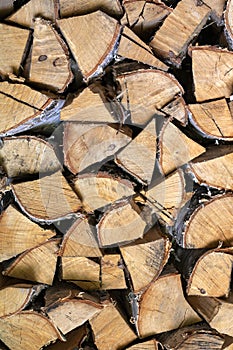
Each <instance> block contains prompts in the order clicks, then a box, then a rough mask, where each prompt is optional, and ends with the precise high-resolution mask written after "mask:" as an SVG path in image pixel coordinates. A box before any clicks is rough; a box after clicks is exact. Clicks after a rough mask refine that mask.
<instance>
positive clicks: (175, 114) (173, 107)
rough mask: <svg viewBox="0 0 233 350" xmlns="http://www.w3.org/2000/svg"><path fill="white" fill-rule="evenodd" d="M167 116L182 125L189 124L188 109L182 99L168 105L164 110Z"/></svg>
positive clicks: (179, 98)
mask: <svg viewBox="0 0 233 350" xmlns="http://www.w3.org/2000/svg"><path fill="white" fill-rule="evenodd" d="M162 112H164V113H165V114H166V115H167V116H169V117H171V118H172V119H175V120H177V121H178V122H180V124H181V125H183V126H186V125H187V123H188V108H187V106H186V104H185V101H184V99H183V98H182V97H177V98H176V99H175V100H173V101H172V102H170V103H168V104H167V105H166V106H165V107H164V108H162Z"/></svg>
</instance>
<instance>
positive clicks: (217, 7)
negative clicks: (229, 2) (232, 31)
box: [205, 0, 226, 25]
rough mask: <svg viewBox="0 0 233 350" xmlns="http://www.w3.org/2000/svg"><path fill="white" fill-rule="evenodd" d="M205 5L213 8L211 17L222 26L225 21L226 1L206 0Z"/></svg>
mask: <svg viewBox="0 0 233 350" xmlns="http://www.w3.org/2000/svg"><path fill="white" fill-rule="evenodd" d="M205 4H206V5H207V6H209V7H210V8H211V10H212V11H211V14H210V16H211V17H212V18H213V20H214V21H215V22H216V23H217V24H218V25H221V24H222V20H223V11H224V9H225V6H226V1H225V0H205Z"/></svg>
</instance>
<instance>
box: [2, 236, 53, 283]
mask: <svg viewBox="0 0 233 350" xmlns="http://www.w3.org/2000/svg"><path fill="white" fill-rule="evenodd" d="M59 243H60V239H53V240H50V241H48V242H45V243H42V244H40V245H38V246H37V247H35V248H32V249H29V250H27V251H26V252H24V253H23V254H21V255H19V256H18V257H17V258H16V259H15V260H14V261H13V262H11V263H10V265H9V266H8V267H7V268H6V269H5V270H4V271H3V273H4V274H5V275H7V276H10V277H15V278H20V279H24V280H29V281H35V282H38V283H45V284H49V285H52V283H53V279H54V275H55V271H56V264H57V252H58V245H59ZM38 266H39V268H38Z"/></svg>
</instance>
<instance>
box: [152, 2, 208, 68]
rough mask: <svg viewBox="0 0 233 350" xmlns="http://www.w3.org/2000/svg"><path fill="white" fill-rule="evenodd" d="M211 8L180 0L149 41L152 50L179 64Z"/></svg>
mask: <svg viewBox="0 0 233 350" xmlns="http://www.w3.org/2000/svg"><path fill="white" fill-rule="evenodd" d="M210 11H211V9H210V8H209V7H208V6H206V5H205V3H204V2H203V3H201V5H200V6H198V4H197V3H196V2H195V1H193V0H182V1H180V2H179V3H178V5H177V6H176V8H175V9H174V10H173V12H172V13H171V14H170V15H169V16H168V17H167V18H166V19H165V21H164V23H163V24H162V26H161V27H160V29H159V30H158V31H157V32H156V33H155V37H154V38H153V40H152V41H151V42H150V45H151V47H152V48H153V50H154V52H155V53H156V54H158V55H160V56H161V57H163V58H165V59H166V60H167V61H168V62H170V63H173V64H175V65H176V66H180V65H181V62H182V59H183V58H184V57H185V54H186V52H187V49H188V45H189V44H190V42H191V41H192V40H193V39H194V38H195V37H196V36H197V35H198V34H199V33H200V31H201V29H202V28H203V26H204V25H205V23H206V21H207V19H208V16H209V14H210Z"/></svg>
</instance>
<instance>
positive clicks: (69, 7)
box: [60, 0, 123, 18]
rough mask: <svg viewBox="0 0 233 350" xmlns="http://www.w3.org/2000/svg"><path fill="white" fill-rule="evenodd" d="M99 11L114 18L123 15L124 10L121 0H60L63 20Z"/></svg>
mask: <svg viewBox="0 0 233 350" xmlns="http://www.w3.org/2000/svg"><path fill="white" fill-rule="evenodd" d="M97 10H101V11H103V12H105V13H107V14H108V15H109V16H113V17H118V16H121V15H122V14H123V9H122V7H121V4H120V2H119V0H97V1H96V0H84V1H77V0H72V1H70V0H60V14H61V17H62V18H63V17H71V16H75V15H85V14H87V13H90V12H94V11H97Z"/></svg>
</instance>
